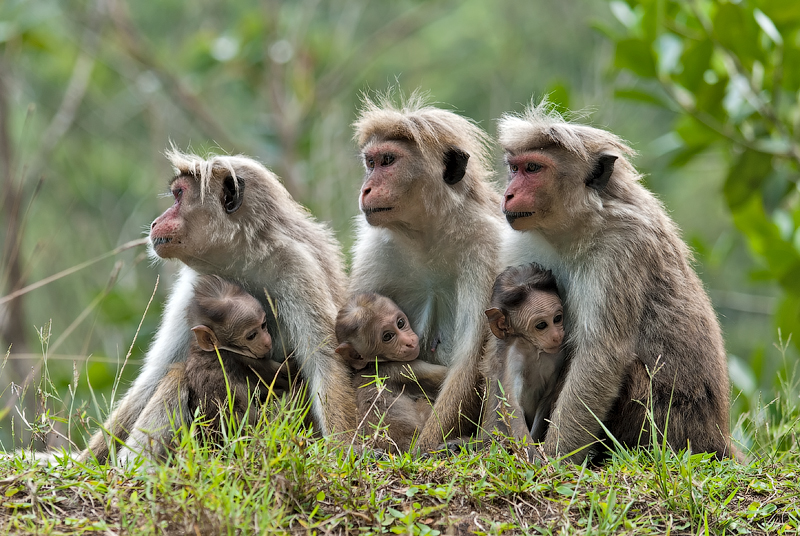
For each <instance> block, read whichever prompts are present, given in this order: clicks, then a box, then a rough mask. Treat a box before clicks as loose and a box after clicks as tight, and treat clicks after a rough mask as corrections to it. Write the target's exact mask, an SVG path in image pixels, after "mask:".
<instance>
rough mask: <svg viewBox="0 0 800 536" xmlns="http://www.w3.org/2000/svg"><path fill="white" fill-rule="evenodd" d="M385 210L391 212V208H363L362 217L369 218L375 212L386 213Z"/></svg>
mask: <svg viewBox="0 0 800 536" xmlns="http://www.w3.org/2000/svg"><path fill="white" fill-rule="evenodd" d="M387 210H392V207H378V208H365V209H364V216H370V215H372V214H375V213H376V212H386V211H387Z"/></svg>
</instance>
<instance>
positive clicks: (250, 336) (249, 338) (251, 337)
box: [245, 331, 258, 341]
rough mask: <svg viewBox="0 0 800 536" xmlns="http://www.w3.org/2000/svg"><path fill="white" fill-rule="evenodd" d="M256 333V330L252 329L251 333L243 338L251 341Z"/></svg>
mask: <svg viewBox="0 0 800 536" xmlns="http://www.w3.org/2000/svg"><path fill="white" fill-rule="evenodd" d="M256 335H258V332H255V331H254V332H253V333H251V334H250V335H248V336H247V337H245V339H247V340H248V341H252V340H253V339H255V338H256Z"/></svg>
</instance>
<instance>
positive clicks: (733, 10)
mask: <svg viewBox="0 0 800 536" xmlns="http://www.w3.org/2000/svg"><path fill="white" fill-rule="evenodd" d="M712 33H713V36H714V39H716V40H717V42H719V43H720V44H721V45H722V46H724V47H725V48H727V49H728V50H730V51H732V52H733V53H734V54H736V55H737V56H738V57H739V60H740V61H741V62H742V63H743V64H744V65H745V67H747V68H750V66H752V64H753V61H754V60H756V59H759V60H760V59H761V51H760V49H759V46H758V43H759V41H758V29H757V25H756V21H755V18H754V16H753V13H752V11H749V10H748V8H747V7H745V5H744V3H742V4H733V3H724V4H721V5H720V6H719V9H718V10H717V14H716V16H715V17H714V28H713V31H712Z"/></svg>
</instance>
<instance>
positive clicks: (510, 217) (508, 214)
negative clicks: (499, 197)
mask: <svg viewBox="0 0 800 536" xmlns="http://www.w3.org/2000/svg"><path fill="white" fill-rule="evenodd" d="M534 214H535V213H534V212H505V215H506V221H507V222H508V223H514V220H517V219H519V218H527V217H528V216H533V215H534Z"/></svg>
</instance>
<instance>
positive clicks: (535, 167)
mask: <svg viewBox="0 0 800 536" xmlns="http://www.w3.org/2000/svg"><path fill="white" fill-rule="evenodd" d="M540 169H542V165H541V164H537V163H536V162H528V163H527V165H526V166H525V171H527V172H528V173H536V172H537V171H539V170H540Z"/></svg>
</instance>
